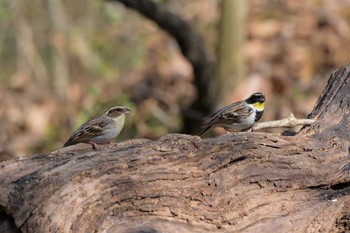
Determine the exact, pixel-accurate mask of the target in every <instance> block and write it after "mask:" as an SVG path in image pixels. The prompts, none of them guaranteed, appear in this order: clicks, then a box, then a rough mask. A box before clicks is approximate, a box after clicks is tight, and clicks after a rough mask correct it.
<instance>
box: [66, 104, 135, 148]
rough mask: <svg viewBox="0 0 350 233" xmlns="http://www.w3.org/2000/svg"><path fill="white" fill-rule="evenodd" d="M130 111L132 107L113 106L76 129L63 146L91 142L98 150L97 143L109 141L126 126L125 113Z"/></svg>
mask: <svg viewBox="0 0 350 233" xmlns="http://www.w3.org/2000/svg"><path fill="white" fill-rule="evenodd" d="M130 112H131V110H130V109H128V108H126V107H123V106H114V107H111V108H110V109H108V110H106V111H105V112H104V113H102V114H101V115H99V116H97V117H95V118H93V119H91V120H89V121H87V122H86V123H84V124H83V125H81V126H80V127H79V128H78V129H76V130H75V131H74V132H73V133H72V135H71V136H70V137H69V139H68V141H67V142H66V143H65V144H64V146H63V147H66V146H70V145H75V144H78V143H89V144H91V145H92V148H93V149H95V150H96V149H97V144H102V143H109V142H111V141H112V140H113V138H115V137H116V136H118V135H119V133H120V131H122V129H123V126H124V122H125V115H126V114H129V113H130Z"/></svg>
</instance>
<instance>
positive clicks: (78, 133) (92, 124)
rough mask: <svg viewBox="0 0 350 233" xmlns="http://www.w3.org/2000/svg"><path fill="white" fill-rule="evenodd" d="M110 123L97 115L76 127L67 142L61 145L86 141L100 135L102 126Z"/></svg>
mask: <svg viewBox="0 0 350 233" xmlns="http://www.w3.org/2000/svg"><path fill="white" fill-rule="evenodd" d="M109 123H110V121H108V120H106V119H104V120H103V118H102V117H101V116H98V117H96V118H94V119H92V120H90V121H88V122H86V123H84V124H83V125H81V126H80V127H79V128H78V129H76V130H75V131H74V132H73V133H72V135H71V136H70V137H69V139H68V140H67V142H66V143H65V144H64V146H63V147H65V146H69V145H74V144H77V143H80V142H87V141H89V140H90V139H92V138H94V137H96V136H98V135H101V134H102V133H103V130H104V128H105V127H106V126H107V125H108V124H109Z"/></svg>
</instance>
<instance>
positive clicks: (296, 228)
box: [0, 64, 350, 233]
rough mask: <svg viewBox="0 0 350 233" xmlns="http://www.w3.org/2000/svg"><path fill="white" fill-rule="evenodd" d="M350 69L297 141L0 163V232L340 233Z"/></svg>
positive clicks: (192, 144)
mask: <svg viewBox="0 0 350 233" xmlns="http://www.w3.org/2000/svg"><path fill="white" fill-rule="evenodd" d="M349 93H350V65H349V64H347V65H345V66H343V67H341V68H340V69H339V70H338V71H336V72H334V73H333V74H332V76H331V78H330V79H329V82H328V84H327V87H326V88H325V90H324V92H323V93H322V95H321V96H320V98H319V99H318V101H317V103H316V105H315V107H314V110H313V111H312V113H311V114H310V116H309V118H310V119H311V118H312V119H315V120H316V121H315V122H314V123H312V124H311V125H310V126H305V127H304V128H303V129H302V130H301V131H300V132H298V133H297V134H296V135H295V136H281V135H277V134H271V133H262V132H243V133H238V134H234V135H233V134H226V135H223V136H219V137H215V138H209V139H204V140H203V139H201V138H199V137H197V136H190V135H181V134H170V135H166V136H164V137H162V138H160V139H159V140H156V141H150V140H146V139H133V140H129V141H125V142H122V143H118V144H112V145H108V146H105V147H103V146H101V147H99V149H98V150H97V151H96V150H92V149H91V146H89V145H84V144H80V145H76V146H72V147H67V148H63V149H60V150H57V151H55V152H52V153H44V154H38V155H34V156H28V157H23V158H17V159H12V160H9V161H6V162H2V163H0V182H1V189H0V232H18V231H20V232H35V233H41V232H43V233H47V232H74V233H76V232H346V231H349V230H350V159H349V153H350V140H349V139H350V138H349V135H350V130H349V127H350V125H349V120H350V94H349Z"/></svg>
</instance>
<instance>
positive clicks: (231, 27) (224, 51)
mask: <svg viewBox="0 0 350 233" xmlns="http://www.w3.org/2000/svg"><path fill="white" fill-rule="evenodd" d="M246 13H247V2H246V1H245V0H222V2H221V20H220V26H219V28H220V36H219V43H218V45H219V48H218V58H219V59H218V60H219V62H218V67H217V80H218V89H219V95H218V98H219V103H220V104H221V105H224V104H227V103H228V102H230V97H231V96H232V92H233V90H234V88H235V86H237V84H238V83H239V82H241V81H242V80H243V79H244V77H245V76H246V64H245V59H244V51H243V50H244V43H245V34H246V24H245V22H246Z"/></svg>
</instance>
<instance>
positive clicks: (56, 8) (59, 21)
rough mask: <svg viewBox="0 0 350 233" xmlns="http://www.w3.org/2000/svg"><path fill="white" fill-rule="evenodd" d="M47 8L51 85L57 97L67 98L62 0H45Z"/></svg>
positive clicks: (64, 22) (64, 23)
mask: <svg viewBox="0 0 350 233" xmlns="http://www.w3.org/2000/svg"><path fill="white" fill-rule="evenodd" d="M47 4H48V10H49V11H50V14H49V15H50V16H51V22H52V38H51V40H52V45H53V46H52V47H53V48H54V51H53V53H52V55H53V63H54V65H53V67H54V78H53V87H54V90H55V92H56V94H57V96H58V97H60V98H62V99H66V98H67V90H68V85H69V71H68V66H69V64H68V58H67V52H66V48H67V38H66V37H65V35H66V30H67V29H66V27H67V24H66V20H65V14H64V9H63V7H62V1H60V0H50V1H48V2H47Z"/></svg>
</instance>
